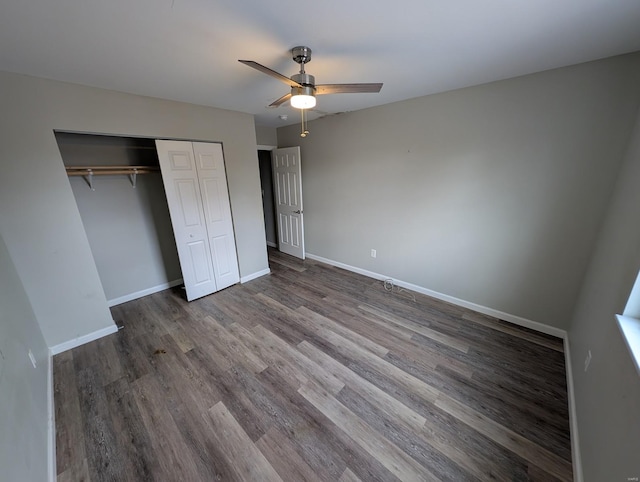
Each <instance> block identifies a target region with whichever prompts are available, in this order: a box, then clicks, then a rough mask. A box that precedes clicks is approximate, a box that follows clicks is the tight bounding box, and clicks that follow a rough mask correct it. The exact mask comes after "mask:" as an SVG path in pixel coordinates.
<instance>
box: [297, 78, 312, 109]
mask: <svg viewBox="0 0 640 482" xmlns="http://www.w3.org/2000/svg"><path fill="white" fill-rule="evenodd" d="M294 77H295V76H294ZM314 94H315V92H314V89H313V87H312V86H310V85H304V86H300V87H291V107H295V108H296V109H312V108H313V107H315V106H316V96H315V95H314Z"/></svg>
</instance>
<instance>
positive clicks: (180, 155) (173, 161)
mask: <svg viewBox="0 0 640 482" xmlns="http://www.w3.org/2000/svg"><path fill="white" fill-rule="evenodd" d="M156 149H157V150H158V158H159V159H160V170H161V172H162V181H163V182H164V189H165V192H166V193H167V201H168V204H169V214H170V215H171V224H172V225H173V232H174V236H175V238H176V245H177V247H178V257H179V258H180V267H181V269H182V277H183V280H184V286H185V289H186V292H187V300H189V301H191V300H193V299H196V298H200V297H202V296H205V295H208V294H210V293H213V292H215V291H217V289H216V281H215V277H214V273H213V263H212V258H211V248H210V245H209V237H208V234H207V226H206V222H205V216H204V209H203V206H202V195H201V192H200V183H199V182H198V172H197V170H196V163H195V158H194V155H193V146H192V144H191V142H178V141H156Z"/></svg>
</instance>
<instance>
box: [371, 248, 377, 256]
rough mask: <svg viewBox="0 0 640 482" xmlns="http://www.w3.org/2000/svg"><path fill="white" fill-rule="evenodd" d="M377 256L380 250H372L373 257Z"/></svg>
mask: <svg viewBox="0 0 640 482" xmlns="http://www.w3.org/2000/svg"><path fill="white" fill-rule="evenodd" d="M376 256H378V252H377V251H376V250H375V249H372V250H371V257H372V258H375V257H376Z"/></svg>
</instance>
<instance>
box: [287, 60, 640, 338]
mask: <svg viewBox="0 0 640 482" xmlns="http://www.w3.org/2000/svg"><path fill="white" fill-rule="evenodd" d="M639 82H640V56H639V55H638V54H635V55H628V56H621V57H616V58H611V59H606V60H602V61H598V62H592V63H587V64H581V65H577V66H572V67H568V68H563V69H557V70H552V71H547V72H543V73H539V74H534V75H528V76H524V77H519V78H515V79H510V80H505V81H500V82H495V83H491V84H486V85H482V86H478V87H472V88H468V89H462V90H457V91H452V92H448V93H443V94H438V95H431V96H426V97H421V98H417V99H412V100H409V101H405V102H398V103H394V104H389V105H385V106H381V107H375V108H371V109H367V110H364V111H358V112H353V113H348V114H342V115H336V116H330V117H325V118H323V119H319V120H317V121H313V122H311V123H310V124H309V130H310V134H309V136H308V137H306V138H305V139H301V138H300V137H299V127H298V126H297V125H294V126H289V127H285V128H280V129H278V145H279V146H280V147H286V146H292V145H300V146H301V155H302V177H303V187H304V189H303V191H304V192H303V196H304V206H305V241H306V247H307V251H308V252H309V253H312V254H315V255H319V256H322V257H325V258H329V259H332V260H335V261H338V262H342V263H346V264H348V265H352V266H355V267H358V268H361V269H366V270H370V271H373V272H376V273H381V274H384V275H387V276H390V277H393V278H395V279H399V280H402V281H405V282H408V283H413V284H415V285H418V286H421V287H423V288H427V289H430V290H433V291H436V292H439V293H442V294H445V295H448V296H453V297H456V298H458V299H461V300H464V301H467V302H471V303H475V304H478V305H481V306H484V307H488V308H490V309H493V310H498V311H501V312H503V313H507V314H510V315H515V316H519V317H522V318H525V319H528V320H532V321H536V322H540V323H544V324H547V325H551V326H553V327H556V328H560V329H566V328H567V327H568V325H569V321H570V319H571V314H572V311H573V307H574V304H575V301H576V298H577V295H578V291H579V288H580V283H581V281H582V278H583V275H584V273H585V270H586V266H587V263H588V261H589V257H590V254H591V251H592V248H593V246H594V242H595V237H596V234H597V230H598V227H599V225H600V222H601V221H602V218H603V215H604V212H605V207H606V205H607V202H608V200H609V197H610V195H611V192H612V188H613V184H614V182H615V179H616V174H617V171H618V168H619V165H620V163H621V161H622V158H623V155H624V151H625V148H626V145H627V141H628V139H629V135H630V132H631V129H632V126H633V121H634V118H635V114H636V111H637V108H638V101H639V96H640V90H639V89H638V85H639ZM321 103H322V99H320V100H319V104H320V108H321V107H322V106H321ZM372 248H375V249H377V255H378V256H377V259H373V258H371V257H370V250H371V249H372Z"/></svg>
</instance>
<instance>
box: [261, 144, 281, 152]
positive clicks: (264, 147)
mask: <svg viewBox="0 0 640 482" xmlns="http://www.w3.org/2000/svg"><path fill="white" fill-rule="evenodd" d="M256 147H257V148H258V150H259V151H273V150H274V149H277V148H278V146H272V145H267V144H258V145H257V146H256Z"/></svg>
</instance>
